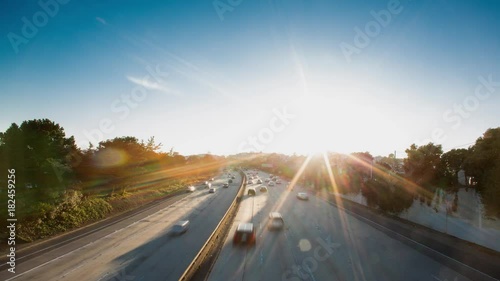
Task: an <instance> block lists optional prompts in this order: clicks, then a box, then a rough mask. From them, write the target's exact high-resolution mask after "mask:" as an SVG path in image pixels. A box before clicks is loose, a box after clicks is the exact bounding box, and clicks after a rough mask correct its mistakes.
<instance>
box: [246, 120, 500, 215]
mask: <svg viewBox="0 0 500 281" xmlns="http://www.w3.org/2000/svg"><path fill="white" fill-rule="evenodd" d="M406 153H407V158H405V159H396V158H395V157H394V155H392V154H391V155H388V156H386V157H373V156H372V155H371V154H370V153H368V152H356V153H351V154H350V155H342V154H337V153H326V154H325V155H314V156H311V157H307V156H303V155H292V156H287V155H281V154H264V153H246V154H241V155H238V156H237V158H238V159H241V160H242V161H243V162H242V163H243V166H244V167H248V168H258V169H262V170H265V171H267V172H270V173H272V174H276V175H280V176H281V177H283V178H285V179H287V180H288V181H291V180H292V179H293V178H294V177H296V180H297V182H298V183H299V184H301V185H303V186H305V187H306V188H309V189H311V190H312V191H315V192H321V191H327V192H338V193H344V194H345V193H354V194H357V193H359V192H361V194H362V195H363V196H364V197H365V198H366V200H367V204H368V206H371V207H374V208H377V209H380V210H381V211H384V212H387V213H392V214H399V213H401V212H403V211H405V210H407V209H408V208H409V207H410V206H411V205H412V203H413V201H414V199H418V200H420V201H421V202H422V203H426V204H427V205H430V203H431V200H432V199H433V196H434V194H435V192H436V190H437V189H441V190H444V191H446V192H455V191H457V190H458V188H460V187H466V188H474V189H476V190H477V191H478V192H479V193H480V194H481V197H482V202H483V204H484V206H485V212H486V216H489V217H496V218H500V128H492V129H488V130H487V131H486V132H485V133H484V134H483V135H482V136H481V137H479V138H478V139H477V140H476V142H475V144H474V145H472V146H470V147H469V148H466V149H464V148H461V149H452V150H450V151H447V152H443V149H442V146H441V145H438V144H434V143H428V144H426V145H422V146H417V145H415V144H412V145H411V146H410V147H409V148H408V149H406ZM305 163H306V164H305ZM300 170H302V172H300ZM459 174H462V177H463V181H464V182H462V184H460V183H459V180H458V179H459ZM296 175H300V176H296ZM332 179H333V183H332ZM457 200H458V198H457V197H456V196H455V199H454V200H452V202H450V203H451V204H450V211H456V208H457Z"/></svg>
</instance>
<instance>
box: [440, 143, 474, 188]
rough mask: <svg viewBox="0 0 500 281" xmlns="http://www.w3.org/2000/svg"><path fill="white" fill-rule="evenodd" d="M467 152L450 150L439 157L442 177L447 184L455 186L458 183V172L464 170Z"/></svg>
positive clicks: (462, 149) (464, 150) (465, 150)
mask: <svg viewBox="0 0 500 281" xmlns="http://www.w3.org/2000/svg"><path fill="white" fill-rule="evenodd" d="M468 154H469V151H468V150H467V149H464V148H461V149H452V150H450V151H448V152H446V153H444V154H443V155H441V165H442V171H443V176H444V177H445V178H446V180H447V181H448V183H450V184H455V183H457V181H458V172H459V171H460V170H462V169H463V168H464V161H465V159H466V158H467V156H468Z"/></svg>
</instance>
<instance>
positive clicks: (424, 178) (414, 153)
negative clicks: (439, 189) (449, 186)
mask: <svg viewBox="0 0 500 281" xmlns="http://www.w3.org/2000/svg"><path fill="white" fill-rule="evenodd" d="M405 152H406V154H407V155H408V157H407V158H405V159H404V164H403V165H404V166H403V167H404V170H405V173H406V175H407V177H408V178H410V179H411V180H413V181H414V182H416V183H417V184H431V183H435V182H436V181H437V180H438V179H439V178H440V177H441V168H442V166H441V154H443V149H442V147H441V145H435V144H433V143H432V142H430V143H428V144H426V145H423V146H420V147H419V146H417V145H415V144H412V145H411V146H410V148H408V149H406V150H405Z"/></svg>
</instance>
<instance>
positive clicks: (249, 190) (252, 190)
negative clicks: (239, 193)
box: [247, 187, 257, 196]
mask: <svg viewBox="0 0 500 281" xmlns="http://www.w3.org/2000/svg"><path fill="white" fill-rule="evenodd" d="M247 195H252V196H255V195H257V192H255V188H253V187H252V188H249V189H248V191H247Z"/></svg>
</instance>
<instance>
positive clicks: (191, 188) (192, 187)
mask: <svg viewBox="0 0 500 281" xmlns="http://www.w3.org/2000/svg"><path fill="white" fill-rule="evenodd" d="M195 190H196V188H194V186H192V185H191V186H188V188H187V192H194V191H195Z"/></svg>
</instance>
